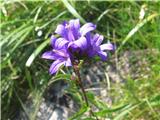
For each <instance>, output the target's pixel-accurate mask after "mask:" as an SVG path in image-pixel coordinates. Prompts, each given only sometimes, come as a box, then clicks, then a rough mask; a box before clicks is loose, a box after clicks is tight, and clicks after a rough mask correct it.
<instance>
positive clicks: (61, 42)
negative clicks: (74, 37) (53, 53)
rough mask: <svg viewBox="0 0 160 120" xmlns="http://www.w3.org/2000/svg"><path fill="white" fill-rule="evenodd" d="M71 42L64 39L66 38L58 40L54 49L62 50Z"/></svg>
mask: <svg viewBox="0 0 160 120" xmlns="http://www.w3.org/2000/svg"><path fill="white" fill-rule="evenodd" d="M68 42H69V41H68V40H66V39H64V38H58V39H57V40H56V41H55V44H54V47H55V48H56V49H60V48H64V47H65V45H66V44H67V43H68Z"/></svg>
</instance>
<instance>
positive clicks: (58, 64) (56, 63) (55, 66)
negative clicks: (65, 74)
mask: <svg viewBox="0 0 160 120" xmlns="http://www.w3.org/2000/svg"><path fill="white" fill-rule="evenodd" d="M63 64H64V61H60V60H56V61H54V62H53V63H52V65H51V67H50V69H49V72H50V73H51V74H55V73H56V72H57V71H58V69H59V67H61V65H63Z"/></svg>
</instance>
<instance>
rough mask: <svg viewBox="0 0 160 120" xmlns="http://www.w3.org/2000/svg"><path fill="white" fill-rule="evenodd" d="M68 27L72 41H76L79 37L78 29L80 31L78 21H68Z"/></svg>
mask: <svg viewBox="0 0 160 120" xmlns="http://www.w3.org/2000/svg"><path fill="white" fill-rule="evenodd" d="M69 26H70V29H71V31H72V35H73V36H74V40H76V39H78V37H79V29H80V22H79V19H75V20H70V21H69Z"/></svg>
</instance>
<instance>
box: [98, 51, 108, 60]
mask: <svg viewBox="0 0 160 120" xmlns="http://www.w3.org/2000/svg"><path fill="white" fill-rule="evenodd" d="M98 56H100V58H101V59H102V60H103V61H105V60H107V53H106V52H103V51H100V52H98Z"/></svg>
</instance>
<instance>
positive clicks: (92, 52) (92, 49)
mask: <svg viewBox="0 0 160 120" xmlns="http://www.w3.org/2000/svg"><path fill="white" fill-rule="evenodd" d="M103 38H104V37H103V36H102V35H99V34H95V35H94V36H92V35H91V34H90V33H88V34H87V36H86V39H87V45H88V49H87V51H86V52H87V54H88V56H89V57H94V56H96V55H98V56H100V58H101V59H102V60H103V61H105V60H106V59H107V53H106V51H105V50H109V51H110V50H114V46H113V45H112V44H111V43H109V42H108V43H105V44H102V45H101V43H102V42H103Z"/></svg>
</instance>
